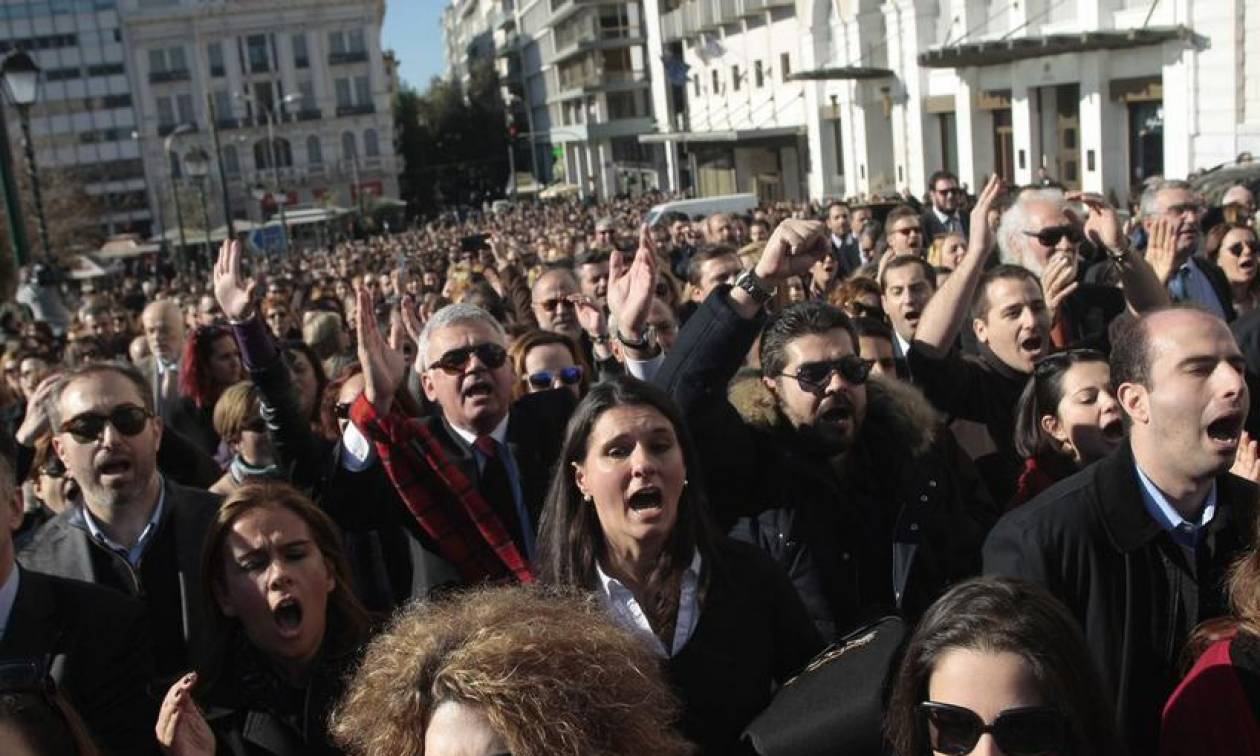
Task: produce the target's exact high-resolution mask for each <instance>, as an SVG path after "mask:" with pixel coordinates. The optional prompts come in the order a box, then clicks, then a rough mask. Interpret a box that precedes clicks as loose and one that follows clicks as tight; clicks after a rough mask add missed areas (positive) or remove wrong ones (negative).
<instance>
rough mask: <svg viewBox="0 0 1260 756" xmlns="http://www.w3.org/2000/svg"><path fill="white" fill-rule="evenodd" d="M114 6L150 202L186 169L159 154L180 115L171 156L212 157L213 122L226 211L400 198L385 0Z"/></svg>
mask: <svg viewBox="0 0 1260 756" xmlns="http://www.w3.org/2000/svg"><path fill="white" fill-rule="evenodd" d="M119 13H120V15H121V18H122V22H123V28H122V35H123V46H124V47H125V49H126V51H127V55H128V57H129V61H128V66H127V68H128V74H129V76H130V78H131V81H132V92H133V97H134V103H135V110H136V117H137V123H138V125H137V131H138V132H139V136H140V142H141V144H142V148H141V153H142V156H143V159H144V167H145V173H146V175H147V178H148V186H149V188H150V191H151V192H152V193H153V195H154V196H153V201H152V204H153V206H156V207H160V206H161V205H162V204H163V203H169V202H170V198H171V197H172V192H171V183H172V178H173V179H174V180H175V181H181V182H182V181H184V178H183V177H182V175H181V174H182V173H183V171H184V168H183V167H182V166H181V165H180V161H179V160H171V159H169V158H168V155H167V153H166V147H167V142H168V139H169V138H171V135H172V133H175V132H176V129H177V128H178V127H179V126H181V125H182V124H189V125H191V127H192V130H191V131H190V132H187V133H185V130H184V129H179V133H177V134H176V136H175V137H174V138H173V139H172V140H171V146H172V148H173V151H174V152H175V153H176V154H177V155H180V156H183V155H186V154H187V152H188V151H189V150H191V149H192V148H193V147H194V146H200V147H202V148H203V149H205V150H206V151H207V152H208V153H209V154H210V155H211V156H214V155H215V154H216V152H215V145H214V144H213V140H212V139H211V134H210V126H211V123H212V122H213V124H214V125H215V127H216V128H217V130H218V136H219V143H220V144H219V147H220V153H221V155H222V162H223V175H224V178H225V179H226V181H225V183H226V186H227V189H228V196H229V201H230V204H231V206H232V213H233V216H234V217H237V218H247V219H250V220H254V221H259V220H263V219H266V218H268V217H270V216H272V215H273V214H274V213H275V212H276V210H277V209H278V204H279V201H280V200H282V199H283V200H284V204H285V205H286V206H287V207H290V208H293V207H298V206H304V205H307V206H309V205H328V204H333V205H337V206H341V207H354V206H356V204H358V203H362V202H364V201H365V198H366V197H368V196H373V197H381V196H384V197H397V196H398V174H399V171H400V163H399V159H398V157H397V156H396V154H395V151H394V121H393V114H392V110H391V102H390V100H391V95H392V92H393V89H394V87H395V86H396V81H395V77H394V74H393V71H392V65H393V63H392V61H390V60H387V58H386V55H385V54H384V53H383V52H382V50H381V44H380V38H381V24H382V22H383V20H384V13H385V0H284V2H274V3H266V2H257V1H256V0H119ZM269 114H270V116H269ZM269 117H270V120H272V123H273V127H274V142H273V143H271V144H269V143H268V138H267V122H268V120H269ZM273 165H274V167H275V169H276V170H273ZM277 173H278V176H279V184H280V185H279V186H277V184H276V176H277ZM211 175H212V177H213V178H212V180H213V181H214V182H216V185H215V187H214V190H213V191H211V192H210V193H209V195H210V203H211V210H210V215H211V221H212V223H211V225H219V224H221V223H222V222H223V221H222V218H223V215H222V213H223V210H222V202H221V192H220V190H219V188H218V186H217V181H218V175H219V174H218V171H217V170H216V169H212V170H211ZM259 195H262V197H261V199H259ZM184 212H185V213H189V212H190V209H189V208H184ZM192 212H194V213H195V212H196V210H195V209H192ZM167 221H168V223H167V226H168V228H170V227H172V226H173V221H172V220H171V219H170V218H167Z"/></svg>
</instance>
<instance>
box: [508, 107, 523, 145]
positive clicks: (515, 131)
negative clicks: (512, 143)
mask: <svg viewBox="0 0 1260 756" xmlns="http://www.w3.org/2000/svg"><path fill="white" fill-rule="evenodd" d="M507 133H508V139H516V138H517V137H518V136H520V135H521V127H520V124H518V123H517V122H516V114H515V113H513V112H511V111H508V114H507Z"/></svg>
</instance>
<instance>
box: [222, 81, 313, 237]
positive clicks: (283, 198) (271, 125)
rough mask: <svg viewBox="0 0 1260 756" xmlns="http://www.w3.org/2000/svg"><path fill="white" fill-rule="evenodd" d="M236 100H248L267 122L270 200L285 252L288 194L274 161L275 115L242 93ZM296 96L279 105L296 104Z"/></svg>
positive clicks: (287, 233)
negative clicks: (273, 187) (278, 213)
mask: <svg viewBox="0 0 1260 756" xmlns="http://www.w3.org/2000/svg"><path fill="white" fill-rule="evenodd" d="M236 97H237V99H242V100H249V101H250V102H252V103H254V107H256V108H258V110H260V111H262V114H263V116H264V118H265V119H266V121H267V159H268V161H269V162H270V163H271V181H272V183H273V184H275V193H274V194H272V198H273V199H275V201H276V206H277V207H278V208H279V210H280V238H281V240H282V242H281V243H282V245H283V247H284V249H285V250H286V251H287V250H288V249H289V226H288V222H287V220H286V219H285V217H284V206H285V205H286V204H288V199H289V193H288V192H286V191H285V190H284V188H283V187H282V186H281V184H280V164H279V161H278V160H277V159H276V114H275V113H273V112H272V109H271V108H269V107H263V106H262V105H261V104H260V103H259V102H258V101H257V100H255V99H254V98H252V97H250V96H249V95H247V94H245V93H243V92H237V93H236ZM299 97H300V96H299V95H297V94H287V95H285V96H284V97H282V98H280V105H281V106H282V107H283V106H285V105H289V104H291V103H294V102H297V101H298V99H299Z"/></svg>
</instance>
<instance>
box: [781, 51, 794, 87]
mask: <svg viewBox="0 0 1260 756" xmlns="http://www.w3.org/2000/svg"><path fill="white" fill-rule="evenodd" d="M791 73H792V56H791V55H789V54H788V53H783V54H782V55H780V56H779V77H780V78H781V79H782V80H783V81H787V79H788V76H789V75H790V74H791Z"/></svg>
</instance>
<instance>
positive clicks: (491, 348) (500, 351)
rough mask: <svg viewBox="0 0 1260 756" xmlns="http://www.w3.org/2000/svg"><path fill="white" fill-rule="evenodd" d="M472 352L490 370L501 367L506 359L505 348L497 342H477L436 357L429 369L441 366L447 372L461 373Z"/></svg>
mask: <svg viewBox="0 0 1260 756" xmlns="http://www.w3.org/2000/svg"><path fill="white" fill-rule="evenodd" d="M474 354H475V355H477V360H478V361H479V362H481V364H483V365H485V366H486V367H487V368H489V369H491V370H494V369H496V368H500V367H503V363H504V362H506V361H507V350H506V349H504V348H503V347H501V346H499V345H498V344H477V345H476V346H469V347H460V348H459V349H452V350H451V351H449V352H447V353H446V354H444V355H442V356H441V357H439V358H437V360H435V361H434V362H433V363H432V364H431V365H429V369H430V370H434V369H436V368H441V369H442V370H444V371H446V372H448V373H462V372H463V371H464V366H465V365H467V364H468V360H469V358H471V357H472V356H473V355H474Z"/></svg>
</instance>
